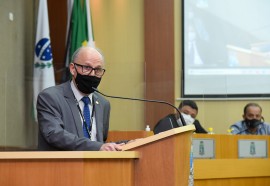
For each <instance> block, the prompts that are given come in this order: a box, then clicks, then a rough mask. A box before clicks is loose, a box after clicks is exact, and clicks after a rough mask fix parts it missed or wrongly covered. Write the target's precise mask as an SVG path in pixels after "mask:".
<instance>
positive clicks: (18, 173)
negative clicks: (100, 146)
mask: <svg viewBox="0 0 270 186" xmlns="http://www.w3.org/2000/svg"><path fill="white" fill-rule="evenodd" d="M194 129H195V128H194V127H193V126H186V127H180V128H176V129H172V130H170V131H166V132H163V133H160V134H158V135H154V136H150V137H146V138H143V139H138V140H135V141H134V142H132V143H129V144H127V145H125V146H123V148H124V150H125V151H122V152H101V151H92V152H86V151H72V152H71V151H66V152H63V151H58V152H37V151H36V152H0V185H1V186H2V185H3V186H37V185H38V186H48V185H50V186H89V185H93V186H151V185H153V186H164V185H166V186H167V185H168V186H176V185H177V186H178V185H183V186H186V185H187V183H188V176H189V162H190V159H189V158H190V144H191V135H192V132H193V130H194ZM130 150H132V151H130Z"/></svg>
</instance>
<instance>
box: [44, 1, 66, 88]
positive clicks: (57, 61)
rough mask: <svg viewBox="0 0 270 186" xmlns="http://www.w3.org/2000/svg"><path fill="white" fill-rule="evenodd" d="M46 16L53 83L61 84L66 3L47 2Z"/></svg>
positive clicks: (63, 62)
mask: <svg viewBox="0 0 270 186" xmlns="http://www.w3.org/2000/svg"><path fill="white" fill-rule="evenodd" d="M47 2H48V14H49V23H50V36H51V46H52V53H53V66H54V70H55V81H56V83H57V84H59V83H61V78H62V73H63V72H64V71H63V70H64V69H63V68H64V65H65V49H66V47H65V45H66V32H67V1H66V0H57V1H55V0H48V1H47Z"/></svg>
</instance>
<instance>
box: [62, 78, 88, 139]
mask: <svg viewBox="0 0 270 186" xmlns="http://www.w3.org/2000/svg"><path fill="white" fill-rule="evenodd" d="M64 96H65V98H66V101H67V103H68V105H69V108H70V110H71V113H72V115H73V119H74V124H75V126H76V129H77V134H78V136H79V137H84V134H83V129H82V121H81V118H80V114H79V110H78V108H77V103H76V100H75V97H74V94H73V92H72V89H71V85H70V82H67V83H66V84H65V86H64ZM70 122H71V121H70ZM71 123H72V122H71Z"/></svg>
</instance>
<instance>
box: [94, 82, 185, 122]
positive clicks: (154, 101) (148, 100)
mask: <svg viewBox="0 0 270 186" xmlns="http://www.w3.org/2000/svg"><path fill="white" fill-rule="evenodd" d="M92 89H93V90H95V91H96V92H98V93H99V94H101V95H103V96H105V97H109V98H116V99H126V100H135V101H145V102H153V103H162V104H166V105H169V106H171V107H173V108H174V109H175V110H176V111H177V113H178V115H179V117H180V120H181V123H182V125H183V126H186V122H185V120H184V118H183V116H182V114H181V113H180V111H179V109H178V108H177V107H175V106H174V105H172V104H171V103H169V102H166V101H161V100H151V99H139V98H129V97H119V96H109V95H106V94H103V93H101V92H100V91H99V90H98V89H96V88H94V87H92ZM179 127H181V126H179Z"/></svg>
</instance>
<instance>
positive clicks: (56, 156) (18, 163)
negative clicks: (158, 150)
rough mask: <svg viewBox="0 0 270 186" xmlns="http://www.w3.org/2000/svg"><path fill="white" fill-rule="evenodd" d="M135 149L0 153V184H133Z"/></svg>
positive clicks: (136, 154)
mask: <svg viewBox="0 0 270 186" xmlns="http://www.w3.org/2000/svg"><path fill="white" fill-rule="evenodd" d="M138 157H139V156H138V153H136V152H79V151H77V152H19V153H17V152H5V153H0V175H1V177H0V185H7V186H9V185H10V186H17V185H18V186H37V185H38V186H48V185H50V186H75V185H76V186H77V185H78V186H87V185H94V186H104V185H111V186H134V159H136V158H138Z"/></svg>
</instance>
